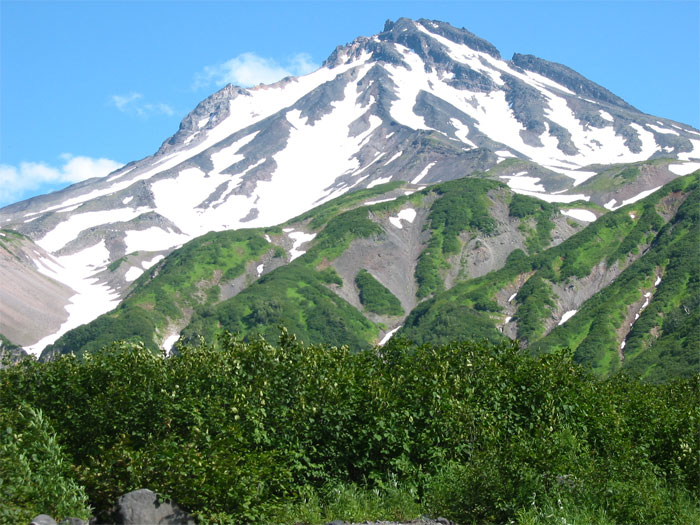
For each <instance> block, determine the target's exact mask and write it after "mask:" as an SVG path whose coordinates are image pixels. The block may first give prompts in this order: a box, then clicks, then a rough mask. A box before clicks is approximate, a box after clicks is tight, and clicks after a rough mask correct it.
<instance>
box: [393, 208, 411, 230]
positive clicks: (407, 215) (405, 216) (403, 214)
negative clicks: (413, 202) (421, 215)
mask: <svg viewBox="0 0 700 525" xmlns="http://www.w3.org/2000/svg"><path fill="white" fill-rule="evenodd" d="M415 218H416V210H414V209H413V208H406V209H404V210H401V211H400V212H399V213H398V215H396V216H395V217H389V222H391V224H393V225H394V226H395V227H397V228H398V229H402V228H403V224H401V221H406V222H409V223H413V221H414V220H415Z"/></svg>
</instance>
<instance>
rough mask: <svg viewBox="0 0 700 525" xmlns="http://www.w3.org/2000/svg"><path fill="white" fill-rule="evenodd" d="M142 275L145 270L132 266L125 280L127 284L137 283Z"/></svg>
mask: <svg viewBox="0 0 700 525" xmlns="http://www.w3.org/2000/svg"><path fill="white" fill-rule="evenodd" d="M142 274H143V268H139V267H138V266H132V267H131V268H129V269H128V270H127V271H126V273H125V274H124V279H125V280H126V281H127V282H131V281H135V280H136V279H138V278H139V277H141V275H142Z"/></svg>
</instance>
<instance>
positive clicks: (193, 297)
mask: <svg viewBox="0 0 700 525" xmlns="http://www.w3.org/2000/svg"><path fill="white" fill-rule="evenodd" d="M625 169H627V168H624V167H618V168H615V170H613V171H614V172H615V176H617V175H620V174H622V175H624V173H626V172H625ZM636 169H640V168H639V167H638V166H636V165H635V166H630V167H629V170H636ZM630 173H631V171H630ZM622 175H620V176H622ZM699 177H700V175H698V174H697V173H696V174H694V175H689V176H686V177H682V178H678V179H676V180H674V181H673V182H671V183H669V184H667V185H666V186H665V187H664V188H662V189H661V190H659V191H657V192H655V193H654V194H652V195H651V196H649V197H646V198H645V199H642V200H640V201H638V202H636V203H634V204H631V205H629V206H626V207H625V208H623V209H619V210H617V211H615V212H607V210H603V209H602V208H600V207H597V206H592V205H589V204H588V203H584V202H581V203H574V204H570V205H567V207H578V208H586V209H589V210H594V211H595V212H596V213H598V214H601V213H603V215H601V216H600V217H599V218H598V219H597V220H596V221H594V222H592V223H590V224H587V225H586V224H585V223H582V222H580V221H575V220H573V219H571V218H568V217H564V216H563V215H562V214H561V213H560V210H561V208H562V206H561V205H558V204H550V203H546V202H543V201H541V200H538V199H534V198H531V197H527V196H523V195H519V194H515V193H513V192H511V191H510V190H509V189H508V188H507V187H506V186H505V185H504V184H502V183H500V182H497V181H494V180H488V179H485V178H480V177H475V178H474V177H472V178H464V179H459V180H454V181H449V182H446V183H441V184H438V185H435V186H431V187H427V188H424V189H422V190H420V191H415V189H411V190H410V191H407V187H406V186H403V187H402V186H401V185H400V184H397V183H392V184H387V185H383V186H379V187H376V188H372V189H371V190H362V191H361V192H357V193H353V194H349V195H344V196H342V197H340V198H338V199H335V200H333V201H330V202H328V203H326V204H324V205H322V206H320V207H319V208H316V209H314V210H311V211H309V212H307V213H305V214H303V215H301V216H300V217H297V218H295V219H293V220H291V221H288V222H287V223H286V224H285V225H283V226H284V227H285V228H284V231H289V228H293V229H294V230H302V231H304V232H306V233H313V234H314V235H315V237H314V238H313V241H311V242H310V243H309V244H307V245H306V247H305V249H306V250H307V251H306V253H304V254H303V255H301V256H300V257H299V258H296V259H295V260H293V261H292V262H286V261H287V260H288V257H287V255H286V251H287V250H288V249H289V244H288V243H289V242H290V241H288V240H286V237H285V233H284V231H283V228H282V226H280V227H275V228H268V229H267V230H240V231H230V232H220V233H210V234H208V235H206V236H203V237H201V238H198V239H195V240H194V241H192V242H190V243H188V244H186V245H185V246H183V247H182V248H180V249H179V250H176V251H175V252H173V253H172V254H171V255H170V256H168V257H167V258H166V259H165V260H164V261H162V262H161V263H160V264H158V265H157V266H156V267H154V268H152V269H151V270H150V271H149V272H147V273H146V274H144V275H143V276H141V277H140V278H139V279H138V280H137V281H136V282H135V283H134V287H133V290H132V292H131V293H130V295H129V296H128V297H127V299H126V300H125V301H124V302H123V303H122V304H121V305H120V306H119V308H117V309H116V310H114V311H112V312H110V313H108V314H105V315H103V316H101V317H99V318H98V319H96V320H95V321H93V322H92V323H89V324H88V325H85V326H83V327H80V328H78V329H75V330H73V331H71V332H69V333H67V334H65V335H64V336H63V337H62V338H61V339H59V340H58V341H57V342H56V344H55V345H53V347H49V349H47V351H46V355H51V354H52V353H69V352H74V353H76V354H81V353H83V352H94V351H96V350H97V349H99V348H101V347H103V346H105V345H108V344H109V343H111V342H112V341H115V340H127V341H142V342H143V343H144V344H145V345H146V347H147V348H149V349H151V350H152V351H158V349H159V348H160V345H161V344H162V342H163V340H164V339H165V338H166V337H167V336H168V335H169V334H171V333H180V334H181V335H182V341H183V342H187V343H191V344H195V343H196V342H197V341H198V340H199V338H200V337H204V338H206V339H207V340H209V341H214V340H216V337H217V334H219V333H221V332H222V331H224V330H228V331H231V332H234V333H237V334H239V336H240V337H241V338H243V340H246V341H251V340H254V339H255V338H257V337H259V336H263V337H266V338H268V339H269V338H274V337H275V336H276V334H277V333H278V330H279V327H280V326H284V327H286V328H287V329H288V330H289V331H290V332H292V333H294V334H296V335H297V336H298V337H299V338H300V340H303V341H304V342H306V343H311V344H317V343H328V344H334V345H339V346H340V345H346V346H348V347H349V348H350V349H351V350H353V351H356V350H360V349H367V348H371V347H373V346H374V345H375V344H376V343H377V342H378V340H379V339H380V336H381V334H382V333H385V332H386V330H387V327H386V326H385V325H384V324H382V323H381V322H379V321H378V320H377V319H378V317H377V316H378V315H379V316H388V317H379V319H384V320H385V321H384V322H386V323H389V322H390V323H392V326H397V324H398V323H399V322H401V321H403V322H402V328H401V329H400V330H399V332H398V334H397V336H398V337H401V338H406V339H409V340H412V341H415V342H417V343H428V342H430V343H448V342H451V341H455V340H472V339H475V340H482V339H485V340H488V341H492V342H498V341H501V340H503V339H504V338H507V337H510V338H518V339H519V340H521V341H522V343H523V344H524V345H525V346H527V347H528V348H529V351H531V352H532V353H534V354H541V353H548V352H553V351H557V350H560V349H564V348H571V349H572V350H573V351H574V359H575V360H576V361H577V362H580V363H583V364H585V365H586V366H589V367H590V368H592V369H593V370H594V371H595V372H596V373H598V374H599V375H603V376H606V375H609V374H611V373H614V372H615V371H617V370H620V369H625V370H627V371H629V373H631V374H634V375H638V376H641V377H643V378H644V379H646V380H650V381H662V380H666V379H668V378H670V377H677V376H688V375H689V374H692V373H695V372H697V371H698V370H700V362H699V361H698V353H699V352H698V337H697V334H696V331H694V330H693V327H694V326H695V325H696V323H697V320H698V319H697V316H698V307H697V306H698V295H699V294H698V286H699V285H698V275H700V268H699V267H698V261H697V257H694V256H693V253H694V248H695V247H697V246H698V245H699V242H698V241H699V239H698V203H699V202H700V196H699V194H698V191H700V190H698V184H699V183H698V180H699ZM369 199H371V200H372V201H373V202H375V203H374V204H372V203H370V204H367V205H366V204H365V203H366V202H368V200H369ZM376 201H382V202H376ZM406 208H412V209H413V210H416V213H417V216H418V215H420V216H422V217H424V219H423V222H422V223H421V225H420V226H419V225H418V224H413V223H411V224H408V223H404V227H405V228H404V227H402V228H401V230H403V231H405V232H407V233H406V234H404V235H408V236H409V237H411V238H413V239H414V240H413V241H410V242H412V243H414V244H415V243H419V245H418V249H419V252H418V256H417V258H416V260H415V261H414V263H413V264H414V266H413V268H414V273H413V275H412V276H411V275H409V276H408V279H409V280H410V279H411V278H412V279H413V281H414V283H415V290H416V294H415V297H414V298H412V299H411V298H408V299H406V297H405V296H404V299H402V301H408V302H411V301H412V304H415V308H413V310H412V311H404V309H403V308H402V306H401V302H400V301H399V300H398V298H397V294H398V293H399V292H402V293H403V292H405V291H404V290H399V289H397V288H396V287H395V286H396V284H394V289H393V290H390V289H389V288H387V287H386V286H384V285H383V284H381V283H380V282H379V281H378V280H377V279H376V278H375V277H374V276H373V275H372V273H371V272H369V271H367V269H366V268H363V267H362V266H361V262H360V259H358V260H357V261H355V262H353V261H354V259H352V258H350V259H349V260H350V262H349V263H348V259H347V257H348V256H347V254H348V253H350V248H351V246H353V243H356V242H363V243H365V245H366V246H374V245H376V246H384V245H385V244H382V243H386V241H387V239H389V238H390V237H392V236H394V237H395V236H396V235H397V232H398V233H400V232H399V230H397V229H396V228H397V226H395V224H393V223H390V221H389V218H390V217H392V216H396V214H397V213H398V211H400V210H402V209H406ZM605 212H607V213H605ZM411 228H413V230H412V232H408V230H409V229H411ZM555 233H556V236H557V237H558V238H560V239H561V238H562V237H564V238H565V240H564V241H563V242H560V243H559V244H557V245H556V246H553V243H554V240H553V239H554V236H555ZM567 237H568V238H567ZM499 238H500V239H506V241H498V240H497V239H499ZM406 242H409V241H406ZM558 242H559V241H558ZM367 243H369V244H367ZM386 246H389V245H386ZM521 248H522V249H521ZM386 249H389V248H386ZM480 249H482V250H486V252H488V253H491V254H493V253H500V254H501V256H502V257H503V259H502V262H501V263H500V264H498V263H493V265H494V266H493V267H494V269H493V271H490V272H488V273H486V274H485V275H481V276H480V277H476V278H472V277H470V273H469V272H470V271H471V270H470V269H469V268H470V266H469V265H470V264H471V265H472V267H474V268H477V269H478V265H479V264H481V263H479V262H478V261H477V262H470V261H471V259H470V257H472V256H473V253H475V251H478V250H480ZM499 250H500V252H499ZM486 252H485V253H486ZM381 255H382V254H381V253H379V254H378V256H381ZM386 255H387V256H388V255H389V254H388V253H387V254H386ZM341 259H343V261H344V262H343V265H346V266H347V264H356V265H357V266H356V267H355V268H354V270H352V271H350V273H347V272H348V271H347V270H346V273H345V274H344V275H345V281H344V280H343V279H344V278H343V277H341V276H340V274H339V273H338V271H337V270H338V268H340V267H339V266H337V265H338V264H339V261H340V260H341ZM263 260H265V261H268V263H269V262H270V261H276V262H275V263H274V264H272V265H269V266H270V269H269V270H268V271H266V272H265V273H264V274H263V275H262V276H259V275H258V274H256V273H255V271H254V269H255V267H256V265H258V264H259V263H260V262H261V261H263ZM268 263H266V265H268ZM474 265H476V266H474ZM659 279H660V280H659ZM232 282H236V283H237V285H236V289H235V292H234V293H230V292H229V293H227V294H226V296H222V292H221V290H222V289H224V288H222V287H225V286H229V288H230V285H231V283H232ZM655 283H656V284H655ZM353 294H354V295H353ZM353 297H354V299H353ZM409 299H410V300H409ZM508 299H510V301H509V300H508ZM574 303H575V307H572V306H571V304H574ZM404 304H405V303H404ZM574 310H577V312H576V313H575V315H573V317H570V318H569V319H568V320H567V321H566V322H564V323H562V324H560V325H559V322H560V320H561V318H562V316H563V315H564V314H565V313H567V312H568V314H567V315H570V314H571V313H573V311H574ZM635 316H637V317H635ZM623 343H624V344H623ZM622 346H624V348H621V347H622Z"/></svg>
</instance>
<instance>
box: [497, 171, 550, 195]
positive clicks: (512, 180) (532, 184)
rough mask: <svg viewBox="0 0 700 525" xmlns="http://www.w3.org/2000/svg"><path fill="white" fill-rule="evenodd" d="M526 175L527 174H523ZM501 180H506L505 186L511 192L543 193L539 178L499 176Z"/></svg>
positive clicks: (543, 189) (518, 175)
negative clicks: (506, 185)
mask: <svg viewBox="0 0 700 525" xmlns="http://www.w3.org/2000/svg"><path fill="white" fill-rule="evenodd" d="M523 173H527V172H523ZM500 178H501V179H506V184H508V187H509V188H510V189H512V190H526V191H534V192H544V191H545V187H544V186H542V185H540V184H539V182H540V178H539V177H523V176H520V174H517V175H512V176H511V175H501V177H500Z"/></svg>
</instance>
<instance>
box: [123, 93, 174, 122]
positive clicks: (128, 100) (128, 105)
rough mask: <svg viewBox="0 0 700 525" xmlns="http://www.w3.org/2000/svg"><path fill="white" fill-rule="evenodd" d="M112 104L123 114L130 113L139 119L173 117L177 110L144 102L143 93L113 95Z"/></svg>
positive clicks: (159, 104)
mask: <svg viewBox="0 0 700 525" xmlns="http://www.w3.org/2000/svg"><path fill="white" fill-rule="evenodd" d="M112 104H114V106H115V107H116V108H117V109H118V110H119V111H121V112H122V113H130V114H133V115H138V116H139V117H147V116H149V115H167V116H168V117H171V116H173V115H174V114H175V110H174V109H173V108H171V107H170V106H168V105H167V104H163V103H156V104H153V103H150V102H143V95H142V94H141V93H129V94H128V95H112Z"/></svg>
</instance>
